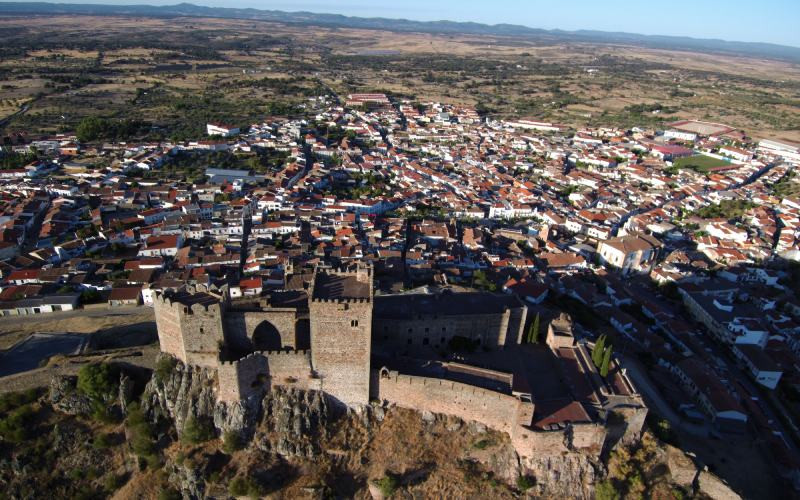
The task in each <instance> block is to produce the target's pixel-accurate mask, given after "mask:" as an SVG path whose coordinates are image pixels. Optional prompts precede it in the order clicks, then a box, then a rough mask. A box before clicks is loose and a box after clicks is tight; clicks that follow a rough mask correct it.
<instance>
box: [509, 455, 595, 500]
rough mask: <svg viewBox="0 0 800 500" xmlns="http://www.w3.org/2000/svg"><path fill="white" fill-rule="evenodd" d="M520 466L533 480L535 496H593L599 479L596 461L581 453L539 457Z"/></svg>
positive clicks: (587, 497)
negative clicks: (534, 482) (534, 481)
mask: <svg viewBox="0 0 800 500" xmlns="http://www.w3.org/2000/svg"><path fill="white" fill-rule="evenodd" d="M522 465H523V468H524V469H525V470H526V471H527V473H528V474H530V475H531V476H533V477H534V478H535V480H536V485H535V486H534V487H533V489H532V490H531V491H530V493H533V494H534V495H535V496H541V497H552V498H579V499H582V498H585V499H590V498H593V496H594V484H595V481H596V480H597V479H598V477H597V476H598V474H597V471H596V464H595V463H594V462H593V461H592V460H591V459H590V458H589V457H588V456H586V455H583V454H581V453H567V454H564V455H553V456H541V457H535V458H528V459H525V460H522Z"/></svg>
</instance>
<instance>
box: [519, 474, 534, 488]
mask: <svg viewBox="0 0 800 500" xmlns="http://www.w3.org/2000/svg"><path fill="white" fill-rule="evenodd" d="M535 485H536V481H535V480H534V479H533V478H532V477H530V476H519V477H517V489H518V490H520V491H528V490H529V489H531V488H533V487H534V486H535Z"/></svg>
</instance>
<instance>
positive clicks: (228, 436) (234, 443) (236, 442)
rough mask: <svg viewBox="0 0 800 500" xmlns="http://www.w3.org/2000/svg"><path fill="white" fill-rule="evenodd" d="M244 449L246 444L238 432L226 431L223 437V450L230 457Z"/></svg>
mask: <svg viewBox="0 0 800 500" xmlns="http://www.w3.org/2000/svg"><path fill="white" fill-rule="evenodd" d="M242 448H244V442H243V440H242V437H241V436H240V435H239V433H238V432H233V431H226V432H225V434H223V435H222V450H223V451H224V452H225V453H227V454H228V455H230V454H232V453H233V452H235V451H238V450H241V449H242Z"/></svg>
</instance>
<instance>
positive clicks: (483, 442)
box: [472, 439, 493, 450]
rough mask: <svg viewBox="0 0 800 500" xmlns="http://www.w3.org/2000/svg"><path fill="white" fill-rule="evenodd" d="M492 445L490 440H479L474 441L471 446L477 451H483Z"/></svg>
mask: <svg viewBox="0 0 800 500" xmlns="http://www.w3.org/2000/svg"><path fill="white" fill-rule="evenodd" d="M492 444H493V443H492V440H491V439H481V440H480V441H476V442H475V444H473V445H472V447H473V448H475V449H478V450H485V449H486V448H488V447H489V446H491V445H492Z"/></svg>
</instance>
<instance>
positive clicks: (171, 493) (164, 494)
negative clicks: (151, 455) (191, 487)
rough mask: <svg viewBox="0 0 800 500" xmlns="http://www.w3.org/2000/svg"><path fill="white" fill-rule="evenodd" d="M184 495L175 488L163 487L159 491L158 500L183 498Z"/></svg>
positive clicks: (180, 499)
mask: <svg viewBox="0 0 800 500" xmlns="http://www.w3.org/2000/svg"><path fill="white" fill-rule="evenodd" d="M182 499H183V496H182V495H181V494H180V492H179V491H178V490H176V489H175V488H171V487H170V488H163V489H162V490H161V491H160V492H159V493H158V500H182Z"/></svg>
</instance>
